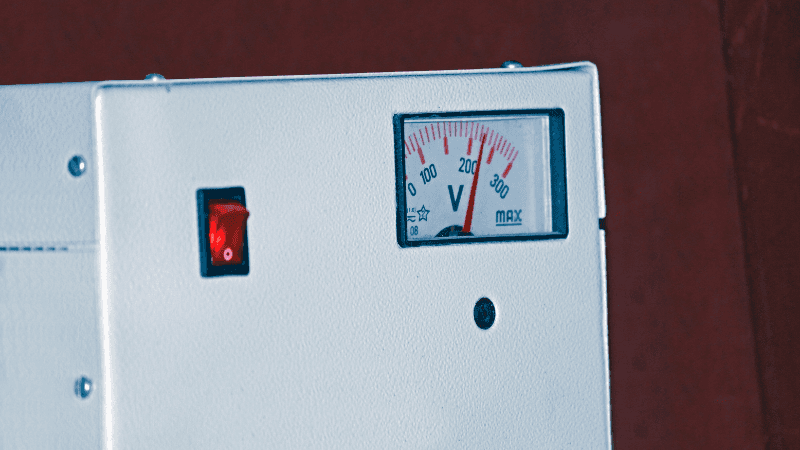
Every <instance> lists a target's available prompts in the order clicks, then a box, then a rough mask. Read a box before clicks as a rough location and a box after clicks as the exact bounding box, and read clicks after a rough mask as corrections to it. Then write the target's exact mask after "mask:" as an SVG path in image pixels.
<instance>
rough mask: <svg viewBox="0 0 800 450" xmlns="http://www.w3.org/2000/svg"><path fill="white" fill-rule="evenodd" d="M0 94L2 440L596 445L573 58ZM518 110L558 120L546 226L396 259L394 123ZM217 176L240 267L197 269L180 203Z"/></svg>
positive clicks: (586, 96)
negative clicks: (498, 66) (488, 306)
mask: <svg viewBox="0 0 800 450" xmlns="http://www.w3.org/2000/svg"><path fill="white" fill-rule="evenodd" d="M92 89H94V90H93V91H92ZM0 106H2V108H0V117H2V119H3V120H2V123H0V175H1V177H0V187H1V188H2V189H3V191H4V192H6V193H8V194H9V195H7V196H6V197H5V199H3V200H0V201H2V203H0V205H2V208H0V225H2V226H0V287H1V288H2V289H0V313H1V314H0V338H1V339H2V345H0V350H2V352H3V353H2V354H0V381H2V383H0V384H2V386H3V387H4V389H3V391H2V393H1V394H0V433H2V440H0V443H2V444H3V445H4V448H52V447H68V448H99V447H104V448H109V449H110V448H114V449H124V448H231V447H233V448H265V447H267V448H459V449H460V448H537V447H544V448H608V447H609V446H610V422H609V420H610V414H609V397H608V395H609V394H608V365H607V361H608V356H607V340H606V336H607V327H606V322H605V320H606V300H605V270H604V267H605V266H604V261H605V256H604V232H602V231H601V232H599V233H598V230H597V226H598V223H597V219H598V217H604V215H605V201H604V197H603V188H602V186H603V183H602V158H601V149H600V129H599V126H600V121H599V95H598V82H597V72H596V69H595V68H594V66H593V65H591V64H589V63H576V64H569V65H562V66H551V67H544V68H531V69H506V70H484V71H463V72H431V73H405V74H403V73H399V74H368V75H348V76H330V77H275V78H257V79H237V80H233V79H232V80H193V81H156V82H152V81H148V82H110V83H100V84H88V83H86V84H68V85H47V86H16V87H5V88H1V89H0ZM535 108H542V109H546V108H561V109H563V110H564V115H565V130H566V166H567V196H568V202H567V206H568V218H569V234H568V237H567V238H566V239H555V240H543V241H521V242H503V243H472V244H467V245H450V246H440V247H419V248H400V247H399V246H398V243H397V235H396V201H395V198H396V196H395V161H394V158H395V155H394V141H393V137H394V135H393V129H392V117H393V115H394V114H399V113H405V114H408V113H426V112H453V111H480V110H484V111H496V110H516V109H535ZM74 154H82V155H83V156H84V157H85V158H86V160H87V162H88V170H87V172H86V173H85V174H84V175H82V176H81V177H78V178H75V177H72V176H70V175H69V174H68V172H67V170H66V164H67V161H68V160H69V158H70V157H71V156H72V155H74ZM230 186H242V187H244V189H245V191H246V195H247V208H248V209H249V210H250V213H251V216H250V219H249V220H248V236H249V255H250V273H249V274H248V275H247V276H228V277H219V278H202V277H201V275H200V267H199V248H198V229H197V205H196V202H195V193H196V190H197V189H199V188H213V187H230ZM98 240H99V243H100V245H99V247H98V246H97V245H96V243H97V242H98ZM37 246H42V247H43V250H42V251H36V247H37ZM50 246H52V247H53V248H56V249H66V250H57V251H47V248H48V247H50ZM26 248H31V250H25V249H26ZM12 249H13V250H12ZM484 296H485V297H489V298H490V299H492V301H493V302H494V304H495V307H496V308H497V320H496V321H495V323H494V325H493V326H492V327H491V328H490V329H489V330H486V331H484V330H481V329H479V328H478V327H477V326H476V325H475V322H474V320H473V317H472V308H473V305H474V304H475V302H476V301H477V300H478V299H479V298H481V297H484ZM101 366H102V371H101ZM82 375H86V376H87V377H89V378H91V379H92V380H93V381H94V391H93V392H92V394H91V395H90V396H89V397H88V398H86V399H80V398H78V397H77V396H76V395H75V393H74V392H73V385H74V382H75V379H76V378H77V377H80V376H82Z"/></svg>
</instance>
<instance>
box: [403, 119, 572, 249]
mask: <svg viewBox="0 0 800 450" xmlns="http://www.w3.org/2000/svg"><path fill="white" fill-rule="evenodd" d="M563 114H564V113H563V111H562V110H560V109H555V110H534V111H504V112H491V113H457V114H408V115H398V116H396V117H395V133H396V135H397V136H396V141H398V142H396V149H397V154H398V158H397V166H398V167H397V171H398V182H397V185H398V196H397V197H398V205H399V208H398V242H399V243H400V245H401V246H402V247H409V246H418V245H431V244H433V245H437V244H447V243H464V242H470V241H502V240H524V239H547V238H561V237H565V236H566V234H567V217H566V191H565V188H564V186H565V185H566V180H565V178H564V173H565V167H564V116H563Z"/></svg>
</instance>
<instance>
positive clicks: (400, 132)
mask: <svg viewBox="0 0 800 450" xmlns="http://www.w3.org/2000/svg"><path fill="white" fill-rule="evenodd" d="M512 115H515V116H520V115H525V116H543V115H546V116H548V117H549V131H550V195H551V200H552V201H551V207H552V220H553V232H552V233H547V234H529V235H512V236H479V237H457V238H451V239H441V238H440V239H428V240H414V241H412V240H409V239H408V236H406V221H407V217H408V215H407V208H406V189H407V187H406V179H405V175H406V168H405V148H404V146H405V139H404V135H405V121H406V120H409V119H432V120H433V119H436V118H452V117H464V118H476V120H480V117H494V116H512ZM392 122H393V128H394V153H395V195H396V200H397V243H398V244H399V245H400V247H402V248H409V247H421V246H428V245H449V244H467V243H473V242H506V241H531V240H543V239H564V238H566V237H567V235H568V234H569V220H568V211H567V158H566V156H567V155H566V136H565V118H564V110H563V109H561V108H547V109H517V110H496V111H457V112H435V113H405V114H395V115H394V117H393V119H392Z"/></svg>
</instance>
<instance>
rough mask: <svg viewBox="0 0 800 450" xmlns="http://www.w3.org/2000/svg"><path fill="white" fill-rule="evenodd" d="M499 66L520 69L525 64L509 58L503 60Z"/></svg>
mask: <svg viewBox="0 0 800 450" xmlns="http://www.w3.org/2000/svg"><path fill="white" fill-rule="evenodd" d="M501 67H502V68H503V69H521V68H523V67H525V66H523V65H522V63H520V62H518V61H514V60H510V61H506V62H504V63H503V65H502V66H501Z"/></svg>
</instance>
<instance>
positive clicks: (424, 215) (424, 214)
mask: <svg viewBox="0 0 800 450" xmlns="http://www.w3.org/2000/svg"><path fill="white" fill-rule="evenodd" d="M429 212H430V211H429V210H427V209H425V205H422V208H420V210H419V211H417V213H419V220H420V221H423V220H424V221H426V222H427V221H428V213H429Z"/></svg>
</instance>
